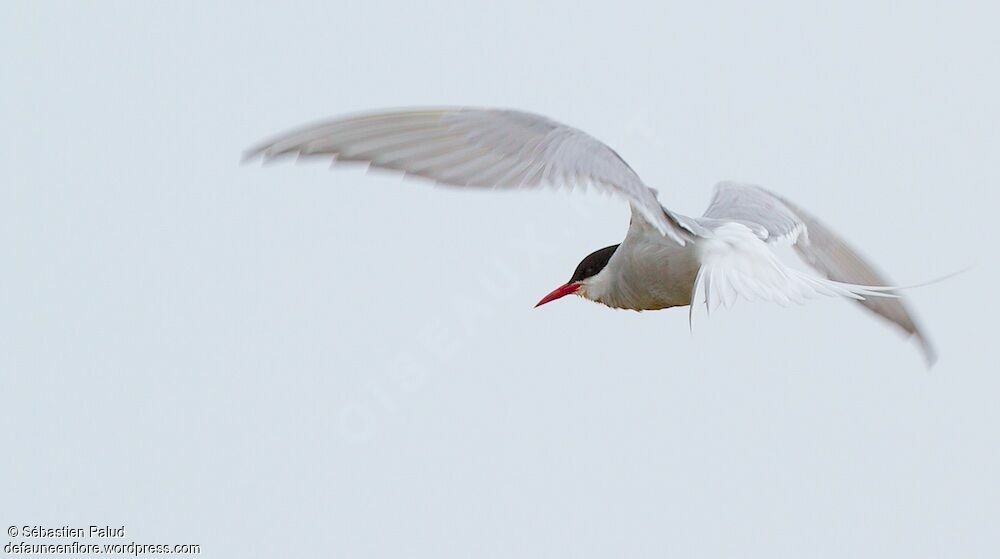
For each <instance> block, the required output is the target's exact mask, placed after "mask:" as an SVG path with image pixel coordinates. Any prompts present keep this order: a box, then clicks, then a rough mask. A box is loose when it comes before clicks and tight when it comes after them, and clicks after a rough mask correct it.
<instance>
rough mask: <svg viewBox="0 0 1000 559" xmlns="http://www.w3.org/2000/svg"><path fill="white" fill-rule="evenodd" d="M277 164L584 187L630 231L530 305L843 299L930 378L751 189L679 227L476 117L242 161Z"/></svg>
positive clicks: (615, 160)
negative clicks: (622, 216)
mask: <svg viewBox="0 0 1000 559" xmlns="http://www.w3.org/2000/svg"><path fill="white" fill-rule="evenodd" d="M287 154H294V155H298V156H299V157H305V156H321V157H328V158H331V159H332V160H333V161H334V162H338V161H355V162H365V163H368V164H370V165H371V166H372V167H377V168H384V169H394V170H397V171H402V172H403V173H404V174H405V175H416V176H419V177H424V178H426V179H430V180H432V181H435V182H437V183H440V184H446V185H452V186H461V187H478V188H483V187H485V188H524V187H542V186H557V187H558V186H567V185H568V186H580V187H583V186H593V187H596V188H598V189H602V190H605V191H609V192H611V193H613V194H617V195H619V196H620V197H623V198H624V199H625V200H627V201H628V203H629V205H630V207H631V210H632V218H631V222H630V225H629V229H628V233H627V234H626V235H625V239H624V240H623V241H622V242H621V243H620V244H618V245H612V246H609V247H605V248H602V249H600V250H598V251H596V252H594V253H592V254H590V255H588V256H587V257H586V258H584V259H583V261H581V262H580V264H579V265H578V266H577V268H576V271H575V272H574V273H573V276H572V277H571V278H570V280H569V282H567V283H566V284H565V285H562V286H560V287H558V288H556V289H555V290H554V291H552V292H551V293H549V294H548V295H546V296H545V297H544V298H543V299H542V300H541V301H539V302H538V305H543V304H545V303H548V302H550V301H554V300H556V299H559V298H560V297H564V296H566V295H569V294H575V295H578V296H580V297H583V298H585V299H589V300H591V301H595V302H598V303H602V304H604V305H607V306H609V307H613V308H619V309H632V310H636V311H642V310H657V309H666V308H670V307H679V306H685V305H692V302H693V301H700V300H704V303H705V305H706V308H707V309H709V310H711V309H713V308H716V307H718V306H720V305H723V306H726V307H728V306H730V305H731V304H733V303H734V302H735V301H737V300H738V299H747V300H765V301H773V302H777V303H781V304H787V303H792V302H794V303H802V302H804V301H805V300H806V299H809V298H813V297H816V296H821V295H825V296H836V297H844V298H849V299H853V300H855V301H857V302H859V303H860V304H861V305H863V306H864V307H865V308H867V309H868V310H870V311H872V312H874V313H875V314H877V315H878V316H881V317H882V318H884V319H886V320H888V321H889V322H891V323H893V324H895V325H896V326H898V327H899V328H901V329H902V330H903V331H904V332H905V333H907V334H908V335H911V336H913V337H915V338H916V339H917V341H918V343H919V344H920V347H921V348H922V350H923V353H924V356H925V358H926V360H927V362H928V364H932V363H933V362H934V360H935V353H934V349H933V348H932V346H931V344H930V342H929V340H928V339H927V336H925V335H924V333H923V331H922V330H921V328H920V327H919V326H918V325H917V322H916V320H915V319H914V318H913V316H912V315H911V314H910V312H909V311H908V310H907V308H906V306H905V305H904V304H903V301H902V299H901V298H899V296H898V293H896V292H894V290H893V288H892V287H888V284H887V283H886V281H885V280H884V279H883V277H882V276H881V275H880V274H879V273H878V272H876V271H875V269H874V268H873V267H872V265H871V264H869V263H868V262H867V261H866V260H865V259H864V258H862V257H861V256H860V255H859V254H858V253H857V252H856V251H855V250H854V249H853V248H851V247H850V246H848V245H847V243H845V242H844V241H843V240H842V239H841V238H840V237H838V236H837V235H836V234H835V233H834V232H833V231H832V230H830V229H829V228H827V227H826V226H825V225H823V224H822V223H820V222H819V221H817V220H816V218H814V217H812V216H811V215H809V214H808V213H806V212H804V211H803V210H801V209H800V208H798V207H796V206H795V205H793V204H792V203H791V202H789V201H788V200H785V199H784V198H781V197H780V196H778V195H776V194H773V193H771V192H769V191H767V190H765V189H763V188H761V187H759V186H754V185H748V184H737V183H732V182H721V183H719V184H718V185H716V188H715V194H714V196H713V198H712V201H711V203H710V204H709V207H708V209H707V210H706V211H705V213H704V215H702V216H701V217H695V218H692V217H687V216H684V215H681V214H678V213H676V212H673V211H671V210H668V209H667V208H664V207H663V206H662V205H660V202H659V201H658V199H657V193H656V191H655V190H653V189H652V188H650V187H648V186H646V184H645V183H643V181H642V180H641V179H640V178H639V175H637V174H636V172H635V171H634V170H633V169H632V168H631V167H630V166H629V165H628V164H627V163H626V162H625V161H624V160H623V159H622V158H621V157H620V156H619V155H618V154H617V153H616V152H615V151H614V150H612V149H611V148H610V147H608V146H607V145H605V144H603V143H601V142H600V141H598V140H596V139H595V138H593V137H591V136H589V135H588V134H586V133H584V132H582V131H580V130H577V129H575V128H572V127H570V126H566V125H564V124H560V123H558V122H555V121H553V120H550V119H548V118H545V117H542V116H539V115H534V114H530V113H526V112H521V111H513V110H496V109H475V108H431V109H401V110H388V111H382V112H375V113H370V114H364V115H354V116H348V117H342V118H336V119H333V120H330V121H327V122H323V123H321V124H315V125H310V126H306V127H304V128H300V129H298V130H295V131H292V132H288V133H285V134H282V135H280V136H278V137H276V138H274V139H272V140H270V141H267V142H264V143H263V144H262V145H259V146H258V147H255V148H252V149H250V150H248V151H247V152H246V154H245V157H244V160H248V159H253V158H255V157H262V158H263V159H264V160H269V159H273V158H276V157H279V156H282V155H287ZM777 245H792V246H793V247H794V249H795V251H796V253H797V254H798V255H799V256H800V257H801V258H802V259H803V260H804V261H805V262H806V263H807V264H808V265H810V266H811V267H812V268H814V269H815V270H816V271H817V272H819V274H821V275H813V274H809V273H806V272H802V271H800V270H797V269H795V268H792V267H789V266H787V265H785V264H783V263H782V262H781V261H780V260H779V259H778V257H777V255H776V254H775V253H774V251H773V250H772V249H773V247H775V246H777ZM699 297H702V298H703V299H699ZM538 305H536V306H538ZM692 310H693V305H692ZM689 319H690V315H689Z"/></svg>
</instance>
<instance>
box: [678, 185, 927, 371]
mask: <svg viewBox="0 0 1000 559" xmlns="http://www.w3.org/2000/svg"><path fill="white" fill-rule="evenodd" d="M699 221H700V223H701V224H702V225H703V226H705V227H706V228H710V229H712V230H713V231H715V232H718V231H721V230H724V229H725V228H727V227H729V226H730V225H731V224H739V225H743V226H745V227H746V228H747V229H748V230H749V231H751V232H753V234H754V235H755V236H756V237H757V239H758V241H761V242H759V244H760V245H761V246H762V247H763V246H765V244H766V243H769V244H775V243H778V244H781V243H791V244H792V246H793V247H794V249H795V252H796V253H797V254H798V256H799V257H800V258H801V259H802V260H803V261H804V262H806V263H807V264H808V265H809V266H810V267H812V268H813V269H815V270H816V271H818V272H819V273H821V274H822V275H823V276H824V277H823V278H816V277H812V276H809V275H807V274H803V273H801V272H798V271H797V270H793V269H791V268H787V267H784V266H783V265H781V264H780V263H777V259H776V258H775V260H774V262H775V263H776V265H777V266H779V268H778V269H779V270H784V272H785V273H786V274H788V280H789V281H788V282H786V283H784V284H782V283H781V282H780V281H778V280H777V279H776V278H774V277H770V276H767V274H765V275H764V277H765V278H769V279H765V280H763V281H764V282H765V283H766V285H764V286H758V289H749V290H748V289H746V288H745V289H743V290H741V291H740V293H741V294H746V293H748V292H749V291H754V292H755V293H756V292H757V291H760V290H761V287H762V288H763V290H764V291H765V293H769V294H770V295H771V297H780V296H786V297H788V298H789V299H790V300H795V299H797V298H801V297H805V298H809V297H814V296H817V295H834V296H841V297H847V298H850V299H854V300H856V301H857V302H858V303H859V304H861V305H862V306H863V307H864V308H866V309H867V310H869V311H871V312H873V313H875V314H876V315H878V316H879V317H881V318H883V319H885V320H887V321H889V322H891V323H893V324H895V325H896V326H898V327H899V328H900V329H902V330H903V331H904V332H906V333H907V334H909V335H912V336H914V337H915V338H916V339H917V341H918V343H919V344H920V347H921V350H922V351H923V353H924V357H925V358H926V360H927V362H928V363H929V364H933V363H934V361H935V360H936V357H937V356H936V354H935V351H934V348H933V346H932V345H931V343H930V340H928V338H927V336H926V334H925V333H924V331H923V330H922V328H921V327H920V326H919V324H918V323H917V321H916V319H915V318H914V316H913V314H912V313H911V312H910V310H909V309H908V308H907V306H906V304H905V302H904V301H903V300H902V298H901V297H899V296H898V295H896V294H895V293H893V291H892V288H891V287H889V285H890V284H889V282H888V281H887V280H886V279H885V277H884V276H882V274H880V273H879V272H878V271H876V269H875V268H874V266H872V264H871V263H869V262H868V261H867V260H866V259H865V258H864V257H862V256H861V255H860V254H859V253H858V252H857V251H856V250H855V249H854V248H852V247H851V246H850V245H848V244H847V243H846V242H845V241H844V240H843V239H841V238H840V237H839V236H838V235H837V234H836V233H834V232H833V231H832V230H831V229H830V228H828V227H827V226H826V225H824V224H823V223H822V222H820V221H819V220H817V219H816V218H815V217H813V216H812V215H810V214H809V213H807V212H805V211H804V210H802V209H801V208H799V207H798V206H795V205H794V204H792V203H791V202H789V201H788V200H786V199H784V198H782V197H780V196H777V195H776V194H773V193H771V192H769V191H767V190H765V189H763V188H761V187H759V186H755V185H745V184H737V183H732V182H722V183H719V184H718V185H717V186H716V190H715V195H714V196H713V198H712V201H711V203H710V204H709V207H708V209H707V210H706V211H705V214H704V216H703V217H702V218H699ZM743 242H745V243H749V241H748V239H743ZM768 254H770V255H772V256H773V252H770V251H768ZM732 273H738V274H747V273H748V272H746V271H745V269H743V271H737V272H732ZM754 273H760V270H754ZM752 277H753V278H757V279H758V280H759V279H760V278H758V277H757V276H752ZM737 281H738V282H740V283H739V284H740V285H743V286H745V287H746V286H748V285H750V283H751V279H750V278H748V277H746V276H745V275H744V276H741V277H740V279H739V280H737ZM696 289H697V286H696ZM779 293H781V294H782V295H780V296H779V295H778V294H779ZM873 295H875V296H873ZM887 295H896V296H892V297H889V296H887ZM765 298H766V297H765Z"/></svg>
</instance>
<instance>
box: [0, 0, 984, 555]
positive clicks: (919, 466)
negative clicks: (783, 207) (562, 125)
mask: <svg viewBox="0 0 1000 559" xmlns="http://www.w3.org/2000/svg"><path fill="white" fill-rule="evenodd" d="M478 4H480V5H475V4H472V5H470V3H467V2H435V1H431V2H378V1H365V2H360V1H357V2H317V3H314V4H300V5H288V4H287V3H281V4H280V5H278V4H277V3H275V4H274V5H273V6H254V7H251V6H246V5H243V4H237V3H232V4H225V3H216V4H212V3H189V4H181V3H147V2H143V3H138V2H136V3H133V2H116V3H110V2H105V3H100V4H98V5H89V6H85V5H84V4H83V3H42V2H6V3H4V5H3V7H2V8H0V11H2V13H3V15H2V17H0V55H2V60H3V64H2V65H0V83H2V88H0V92H2V93H0V129H2V130H4V132H5V133H4V134H3V135H2V137H0V142H2V144H0V177H2V180H0V239H2V240H3V242H2V243H0V262H2V264H0V267H2V275H0V277H2V279H0V286H2V289H0V380H2V387H3V390H2V392H3V405H2V406H0V420H2V424H3V425H4V427H5V429H4V431H5V432H6V434H7V436H6V438H5V439H4V441H3V446H4V451H3V455H4V458H3V460H2V461H0V468H2V469H0V495H2V496H3V497H2V498H0V503H2V504H0V522H3V523H4V526H6V525H23V524H43V525H53V526H55V525H63V524H69V525H89V524H104V523H107V524H112V525H123V524H124V525H125V526H126V528H127V530H128V538H127V539H129V540H132V541H136V542H145V543H199V544H201V546H202V556H204V557H255V556H329V557H385V558H399V557H435V558H440V557H498V558H500V557H503V558H507V557H554V556H567V557H665V556H666V557H768V558H775V557H789V558H801V557H831V558H833V557H836V558H841V557H880V558H884V557H907V558H914V557H991V556H993V555H994V554H995V552H996V549H997V548H998V547H1000V532H998V531H997V529H996V519H997V518H998V516H1000V479H998V473H997V472H1000V443H998V439H1000V436H998V424H1000V409H998V406H997V395H998V391H1000V378H998V375H997V371H996V365H995V364H994V365H989V363H991V362H992V363H995V361H996V357H995V351H994V347H993V345H994V344H995V343H996V341H995V337H996V331H997V329H996V319H995V316H996V315H997V312H998V311H1000V309H998V305H997V302H996V297H995V295H994V291H995V289H994V288H995V286H996V285H997V284H998V281H1000V269H998V268H1000V267H998V264H997V262H996V258H995V254H996V249H995V246H994V245H995V242H996V240H997V233H996V228H995V225H994V219H995V214H996V207H997V205H998V196H997V194H996V193H997V185H998V184H1000V166H998V164H997V162H998V161H1000V143H998V140H997V129H998V127H1000V106H998V102H997V99H1000V75H998V64H997V53H998V52H1000V39H998V35H997V33H996V29H995V23H996V21H997V19H998V17H1000V10H998V8H997V6H996V4H995V3H989V2H979V3H962V2H959V3H948V4H947V5H942V6H941V7H934V6H932V5H929V4H925V3H920V2H907V3H900V2H892V3H885V4H882V3H878V2H868V1H866V2H848V3H811V5H808V4H809V3H802V2H785V3H759V2H758V3H752V4H747V3H714V2H697V3H696V2H686V3H683V4H676V5H673V6H669V5H666V6H665V5H663V4H664V3H661V2H647V3H637V4H627V3H609V2H602V3H592V2H579V1H574V2H565V3H555V2H546V3H539V2H517V1H514V2H500V3H492V4H486V3H478ZM438 104H465V105H483V106H502V107H514V108H520V109H524V110H529V111H533V112H538V113H542V114H546V115H549V116H551V117H553V118H556V119H559V120H561V121H564V122H566V123H568V124H572V125H574V126H577V127H579V128H582V129H584V130H586V131H588V132H590V133H591V134H593V135H595V136H596V137H598V138H600V139H601V140H603V141H605V142H607V143H608V144H609V145H611V146H612V147H613V148H615V149H616V150H617V151H618V152H619V153H621V155H622V156H623V157H624V158H625V159H626V160H627V161H628V162H629V163H630V164H631V165H632V166H633V167H634V168H635V169H636V170H637V171H638V172H639V174H640V175H641V176H642V177H643V178H644V179H645V180H646V182H648V183H649V184H650V185H652V186H654V187H656V188H657V189H659V191H660V197H661V199H662V201H663V202H664V203H665V204H666V205H668V206H669V207H671V208H674V209H676V210H678V211H681V212H685V213H691V214H697V213H699V212H700V211H701V210H702V209H703V208H704V207H705V205H706V204H707V202H708V198H709V196H710V193H711V188H712V185H713V184H714V183H715V182H717V181H719V180H723V179H733V180H739V181H746V182H754V183H758V184H762V185H764V186H767V187H768V188H770V189H772V190H775V191H776V192H779V193H781V194H782V195H785V196H787V197H788V198H790V199H791V200H793V201H795V202H796V203H798V204H799V205H801V206H802V207H804V208H806V209H808V210H810V211H812V212H813V213H815V214H817V215H818V216H820V217H821V218H823V219H824V220H825V221H826V222H828V223H829V224H830V225H831V226H833V227H834V228H835V229H837V230H838V231H839V232H841V233H842V234H843V235H844V236H846V237H847V238H848V239H850V240H852V241H853V242H854V243H855V244H856V245H858V246H859V247H860V248H861V249H862V250H863V252H865V253H866V254H867V255H869V256H870V257H871V258H872V259H873V260H875V261H876V262H877V263H878V264H879V265H880V267H881V268H882V269H883V270H885V271H886V272H887V273H888V274H889V275H890V277H892V278H893V279H894V280H895V281H897V282H899V283H903V284H908V283H916V282H920V281H922V280H925V279H928V278H932V277H936V276H940V275H943V274H945V273H948V272H950V271H953V270H955V269H958V268H962V267H964V266H966V265H968V264H972V263H974V264H977V267H976V268H975V269H974V270H972V271H971V272H968V273H966V274H965V275H963V276H960V277H958V278H955V279H952V280H949V281H947V282H945V283H942V284H938V285H932V286H929V287H925V288H921V289H917V290H915V291H913V292H912V293H911V296H912V303H913V305H914V307H915V309H916V311H917V313H918V314H919V316H920V317H921V319H922V320H923V322H924V323H925V325H926V327H927V329H928V331H929V334H930V336H931V338H932V339H933V340H934V342H935V344H936V346H937V348H938V350H939V353H940V361H939V363H938V365H937V367H936V368H934V369H933V370H931V371H927V370H926V369H925V368H924V367H923V364H922V362H921V358H920V354H919V351H918V350H917V349H916V347H914V346H913V345H912V344H909V343H906V342H905V341H903V340H902V339H901V338H900V337H899V336H898V335H897V334H896V333H895V332H894V331H892V330H890V329H889V328H888V327H886V326H885V325H883V324H882V323H880V322H877V321H876V320H873V319H872V318H871V317H869V316H867V315H866V314H865V313H863V312H861V311H860V310H858V309H856V308H854V307H853V306H852V305H849V304H847V303H843V302H839V301H820V302H816V303H813V304H811V305H809V306H806V307H801V308H790V309H785V308H781V307H770V306H765V305H761V304H743V305H740V306H738V307H737V308H735V309H733V310H731V311H728V312H722V313H719V314H714V315H713V316H712V317H711V319H708V320H704V319H703V320H701V321H700V322H699V323H698V324H697V325H696V326H697V327H696V330H695V333H694V335H693V336H692V335H691V334H690V333H689V332H688V327H687V315H686V310H671V311H663V312H652V313H642V314H636V313H631V312H616V311H612V310H609V309H606V308H603V307H600V306H598V305H595V304H592V303H588V302H586V301H583V300H579V299H575V298H571V299H567V300H563V301H559V302H558V303H553V304H551V305H549V306H547V307H544V308H542V309H538V310H533V309H532V305H533V304H534V303H535V302H536V301H537V300H538V299H539V298H540V297H541V296H542V295H544V294H545V293H547V292H548V291H549V290H551V289H552V288H553V287H555V286H556V285H558V284H560V283H561V282H564V281H565V280H566V279H567V278H568V277H569V275H570V274H571V272H572V271H573V268H574V267H575V265H576V264H577V262H578V261H579V260H580V258H582V257H583V256H585V255H586V254H587V253H589V252H590V251H592V250H594V249H596V248H600V247H602V246H606V245H608V244H612V243H615V242H618V241H619V240H620V239H621V238H622V236H623V235H624V232H625V228H626V225H627V220H628V212H627V209H626V208H625V206H624V204H623V203H621V202H619V201H617V200H612V199H608V198H604V197H601V196H586V195H582V196H581V195H576V196H571V195H566V194H563V193H528V192H516V193H503V194H492V193H467V192H456V191H451V190H445V189H435V188H430V187H428V186H427V185H425V184H422V183H420V182H417V181H406V182H401V181H400V180H399V179H397V178H395V177H391V176H384V175H376V176H365V175H364V174H363V173H361V172H359V171H357V170H349V171H343V172H330V171H328V170H327V169H326V167H325V166H324V165H321V164H317V165H301V166H295V165H290V164H282V165H273V166H268V167H265V168H261V167H259V166H256V165H252V166H240V165H239V157H240V154H241V152H242V150H243V149H244V148H246V147H249V146H250V145H251V144H253V143H255V142H257V141H258V140H260V139H262V138H265V137H267V136H269V135H271V134H273V133H275V132H279V131H282V130H284V129H286V128H289V127H292V126H296V125H299V124H302V123H306V122H310V121H313V120H315V119H318V118H323V117H327V116H330V115H334V114H340V113H347V112H354V111H359V110H365V109H371V108H380V107H396V106H407V105H438ZM4 543H6V542H4Z"/></svg>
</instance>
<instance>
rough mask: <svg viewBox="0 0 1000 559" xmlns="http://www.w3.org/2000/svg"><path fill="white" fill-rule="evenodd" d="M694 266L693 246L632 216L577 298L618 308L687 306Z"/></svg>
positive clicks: (644, 308)
mask: <svg viewBox="0 0 1000 559" xmlns="http://www.w3.org/2000/svg"><path fill="white" fill-rule="evenodd" d="M698 266H699V263H698V260H697V258H696V252H695V249H694V245H693V243H688V244H687V246H683V247H682V246H680V245H679V244H677V243H676V242H674V241H673V240H671V239H669V238H667V237H664V236H663V234H661V233H660V232H659V231H657V230H656V229H654V228H653V227H652V226H650V225H649V224H648V223H646V222H645V220H643V219H641V218H638V217H637V216H636V214H635V213H633V218H632V223H631V224H630V225H629V230H628V234H627V235H626V236H625V240H624V241H622V244H621V246H619V247H618V250H616V251H615V253H614V255H613V256H612V257H611V260H610V261H608V265H607V266H605V268H604V269H603V270H601V272H600V273H598V274H597V275H595V276H593V277H591V278H588V279H587V280H585V281H584V282H583V284H584V285H583V287H582V288H581V289H580V291H579V292H578V293H579V295H581V296H583V297H586V298H587V299H590V300H592V301H596V302H598V303H603V304H605V305H607V306H609V307H613V308H618V309H632V310H637V311H643V310H658V309H665V308H669V307H677V306H684V305H689V304H691V292H692V287H694V280H695V276H697V274H698Z"/></svg>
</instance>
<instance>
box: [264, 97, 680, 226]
mask: <svg viewBox="0 0 1000 559" xmlns="http://www.w3.org/2000/svg"><path fill="white" fill-rule="evenodd" d="M285 154H298V155H299V156H327V157H330V158H332V159H333V160H334V161H361V162H367V163H370V164H371V165H372V166H374V167H380V168H386V169H394V170H398V171H402V172H403V173H404V174H407V175H416V176H420V177H424V178H427V179H430V180H433V181H436V182H438V183H441V184H447V185H452V186H468V187H490V188H512V187H539V186H544V185H551V186H567V185H568V186H581V187H586V186H591V185H592V186H595V187H597V188H599V189H602V190H604V191H608V192H612V193H615V194H618V195H620V196H622V197H624V198H625V199H626V200H628V201H629V202H630V203H631V204H632V205H633V207H634V208H636V209H637V210H638V211H639V212H640V213H641V214H642V216H643V217H644V218H645V219H647V220H648V221H649V222H650V223H651V224H653V226H654V227H655V228H656V229H657V230H659V231H660V232H661V233H662V234H664V235H666V236H668V237H670V238H671V239H673V240H675V241H677V242H678V243H680V244H682V245H683V244H684V243H685V241H686V240H687V239H688V237H689V235H688V231H686V230H685V229H684V226H683V225H682V224H681V223H679V222H678V219H677V217H676V216H675V215H674V214H672V213H671V212H670V211H668V210H666V209H664V208H663V207H662V206H660V204H659V202H658V201H657V199H656V192H655V191H653V190H652V189H651V188H649V187H648V186H646V185H645V184H644V183H643V182H642V180H641V179H640V178H639V176H638V175H637V174H636V173H635V171H634V170H632V168H631V167H629V166H628V164H627V163H625V161H624V160H623V159H622V158H621V157H620V156H619V155H618V154H617V153H615V151H614V150H612V149H611V148H609V147H608V146H606V145H605V144H603V143H601V142H599V141H598V140H596V139H594V138H593V137H591V136H589V135H588V134H585V133H584V132H581V131H580V130H577V129H575V128H572V127H569V126H566V125H564V124H560V123H558V122H555V121H553V120H549V119H547V118H545V117H542V116H538V115H534V114H530V113H525V112H520V111H510V110H495V109H470V108H433V109H419V110H413V109H402V110H391V111H385V112H378V113H371V114H364V115H357V116H349V117H344V118H337V119H334V120H331V121H328V122H324V123H320V124H314V125H310V126H306V127H304V128H301V129H299V130H295V131H292V132H288V133H286V134H282V135H280V136H278V137H277V138H274V139H272V140H269V141H267V142H264V143H263V144H261V145H259V146H257V147H255V148H252V149H250V150H248V151H247V153H246V155H245V160H246V159H252V158H255V157H262V158H263V159H265V160H268V159H272V158H275V157H278V156H281V155H285Z"/></svg>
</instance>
